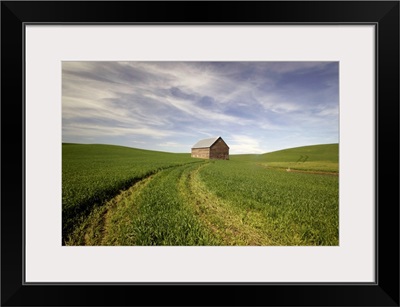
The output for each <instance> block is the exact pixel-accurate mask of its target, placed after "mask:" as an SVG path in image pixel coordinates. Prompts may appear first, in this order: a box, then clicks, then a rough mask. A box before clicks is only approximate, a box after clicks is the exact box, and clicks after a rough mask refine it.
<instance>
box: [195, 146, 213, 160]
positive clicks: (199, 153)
mask: <svg viewBox="0 0 400 307" xmlns="http://www.w3.org/2000/svg"><path fill="white" fill-rule="evenodd" d="M192 158H201V159H209V158H210V148H193V149H192Z"/></svg>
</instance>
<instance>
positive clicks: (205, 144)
mask: <svg viewBox="0 0 400 307" xmlns="http://www.w3.org/2000/svg"><path fill="white" fill-rule="evenodd" d="M219 138H220V136H217V137H213V138H209V139H203V140H200V141H198V142H197V143H196V144H194V145H193V147H192V148H208V147H211V146H212V145H213V144H214V143H215V142H216V141H217V140H218V139H219Z"/></svg>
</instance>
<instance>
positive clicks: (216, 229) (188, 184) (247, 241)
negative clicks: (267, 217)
mask: <svg viewBox="0 0 400 307" xmlns="http://www.w3.org/2000/svg"><path fill="white" fill-rule="evenodd" d="M210 166H212V165H211V163H207V164H203V165H201V166H200V167H196V168H194V169H191V170H190V172H188V173H187V174H186V175H185V176H182V177H181V180H180V182H179V185H180V193H181V194H182V197H183V198H184V199H186V202H187V204H188V205H190V206H192V207H193V210H194V212H195V214H196V215H197V216H198V217H199V218H200V220H201V222H202V223H203V224H204V225H205V226H206V227H207V228H209V229H210V230H211V232H212V233H213V235H214V236H215V238H216V240H217V241H218V242H219V245H224V246H231V245H253V246H256V245H271V243H272V241H271V240H270V239H269V237H268V235H266V234H265V233H263V232H262V231H260V230H259V229H257V228H256V227H254V226H252V225H251V224H249V223H248V221H249V220H252V221H253V223H254V222H255V221H257V222H258V223H260V221H262V216H260V215H259V214H257V213H255V212H250V210H248V209H243V208H237V207H234V206H232V205H231V204H230V203H228V202H226V201H224V200H223V199H221V198H220V197H218V196H216V195H215V194H214V193H211V191H210V189H208V188H207V187H206V186H205V184H204V183H203V182H202V181H201V180H200V178H199V171H200V170H201V169H202V168H206V167H210Z"/></svg>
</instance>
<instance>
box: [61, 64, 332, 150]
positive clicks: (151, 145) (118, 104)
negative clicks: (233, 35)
mask: <svg viewBox="0 0 400 307" xmlns="http://www.w3.org/2000/svg"><path fill="white" fill-rule="evenodd" d="M218 136H220V137H222V138H223V139H224V141H225V142H226V143H227V144H228V146H229V147H230V154H245V153H253V154H260V153H266V152H272V151H276V150H281V149H286V148H292V147H299V146H307V145H316V144H330V143H338V142H339V63H338V62H142V61H140V62H139V61H132V62H93V61H87V62H86V61H79V62H73V61H66V62H63V63H62V141H63V142H68V143H84V144H112V145H122V146H128V147H135V148H142V149H149V150H158V151H167V152H182V153H188V152H190V150H191V147H192V146H193V145H194V144H195V143H196V142H197V141H198V140H201V139H205V138H211V137H218Z"/></svg>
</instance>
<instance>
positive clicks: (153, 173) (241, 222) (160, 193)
mask: <svg viewBox="0 0 400 307" xmlns="http://www.w3.org/2000/svg"><path fill="white" fill-rule="evenodd" d="M337 153H338V145H337V144H336V145H335V144H330V145H321V146H308V147H301V148H293V149H291V150H284V151H280V152H275V153H268V154H264V155H238V156H231V160H228V161H207V160H201V159H194V158H191V157H190V155H189V154H172V153H165V152H155V151H147V150H140V149H133V148H127V147H120V146H110V145H79V144H63V171H62V175H63V181H62V182H63V189H62V193H63V204H62V205H63V210H62V213H63V217H62V218H63V244H64V245H119V246H121V245H123V246H129V245H142V246H153V245H170V246H178V245H181V246H182V245H185V246H188V245H218V246H227V245H282V246H283V245H338V240H339V239H338V237H339V234H338V224H339V221H338V206H339V204H338V201H339V191H338V186H339V185H338V180H339V178H338V176H326V175H318V174H315V173H316V172H317V173H318V172H324V173H326V172H337V169H338V168H337V169H336V170H335V165H336V167H337V165H338V156H337ZM305 155H307V156H308V158H307V159H306V160H305V161H293V160H295V159H296V157H297V159H299V157H301V156H303V157H305ZM335 157H336V158H335ZM335 159H336V160H335ZM287 167H291V168H292V167H293V169H295V167H297V168H298V169H301V167H303V169H302V170H303V171H306V172H304V173H300V172H287V171H282V170H286V168H287Z"/></svg>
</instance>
